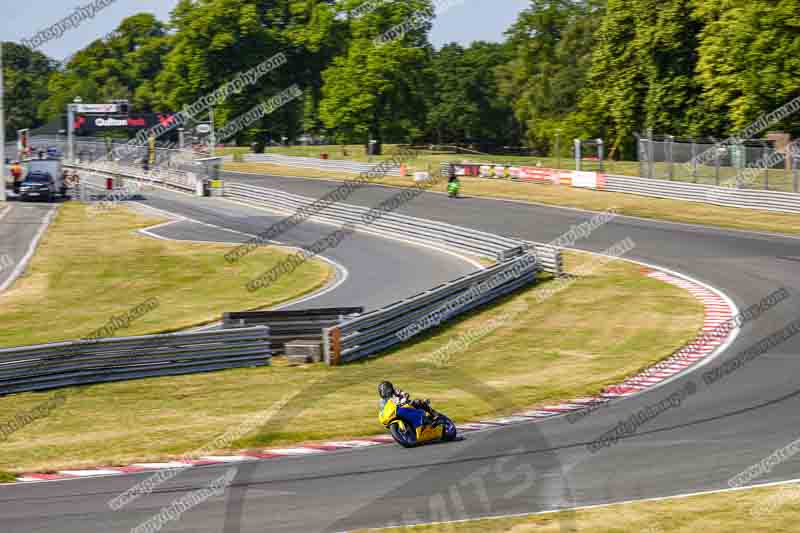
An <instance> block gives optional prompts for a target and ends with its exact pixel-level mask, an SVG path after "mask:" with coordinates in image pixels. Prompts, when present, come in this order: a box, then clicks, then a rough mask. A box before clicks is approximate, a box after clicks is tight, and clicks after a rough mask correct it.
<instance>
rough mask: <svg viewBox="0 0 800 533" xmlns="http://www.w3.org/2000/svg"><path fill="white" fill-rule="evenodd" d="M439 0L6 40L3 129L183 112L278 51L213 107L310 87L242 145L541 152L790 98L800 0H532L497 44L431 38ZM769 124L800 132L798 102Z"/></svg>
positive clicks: (214, 7) (261, 6)
mask: <svg viewBox="0 0 800 533" xmlns="http://www.w3.org/2000/svg"><path fill="white" fill-rule="evenodd" d="M438 4H439V3H438V2H432V1H431V0H405V1H403V2H398V1H392V0H196V1H192V0H181V1H180V2H179V4H178V5H177V7H176V8H175V10H174V11H173V12H172V16H171V19H170V20H169V21H167V22H161V21H158V20H156V19H155V18H154V17H153V16H151V15H149V14H139V15H135V16H132V17H129V18H128V19H126V20H124V21H123V22H122V23H121V24H120V26H119V27H118V28H117V29H116V31H114V32H113V33H112V34H109V35H108V36H106V37H105V38H104V39H101V40H97V41H95V42H93V43H91V44H90V45H88V46H87V47H86V48H84V49H83V50H81V51H80V52H78V53H77V54H75V55H74V56H72V57H71V58H70V60H69V61H68V63H67V64H65V65H60V64H58V63H56V62H54V61H52V60H49V59H48V58H46V57H45V56H43V55H42V54H40V53H38V52H31V51H30V50H27V49H25V48H23V47H21V46H18V45H14V44H11V43H9V44H7V45H6V47H5V54H6V64H5V67H6V85H7V87H6V91H7V95H8V100H9V102H8V105H7V107H8V108H9V116H8V120H9V124H8V127H9V129H10V130H12V131H13V130H15V129H17V128H18V127H23V126H30V125H36V124H41V123H43V122H45V121H48V120H51V119H53V118H56V117H58V116H59V115H60V114H62V113H63V110H64V108H65V105H66V103H67V102H69V101H71V100H72V99H73V98H74V97H75V96H81V97H82V98H83V100H84V101H106V100H108V99H119V98H127V99H129V100H130V101H131V102H132V103H133V107H134V108H135V109H136V110H137V111H141V112H148V111H167V110H178V109H180V108H182V107H183V106H184V105H187V104H191V103H192V102H194V101H195V100H196V99H198V98H200V97H202V96H204V95H206V94H209V93H211V92H212V91H214V90H215V89H217V88H218V87H219V86H220V85H222V84H224V83H225V82H227V81H230V80H231V79H232V78H234V77H235V76H236V74H237V73H239V72H241V71H244V70H247V69H248V68H251V67H253V66H255V65H257V64H258V63H260V62H261V61H263V60H264V59H266V58H268V57H270V56H272V55H274V54H275V53H276V52H280V51H283V52H284V53H285V54H286V55H287V57H288V60H289V61H288V63H287V64H286V65H284V66H283V67H281V68H278V69H276V70H274V71H273V72H270V73H269V75H267V76H264V77H263V78H261V79H260V80H259V81H258V82H257V83H256V84H254V85H252V86H248V87H246V88H244V89H243V90H242V91H241V92H240V93H238V94H233V95H231V96H230V97H229V98H228V99H227V100H226V101H225V102H223V103H220V104H218V105H217V106H215V113H216V116H217V117H218V120H220V121H226V120H232V119H234V118H236V117H237V116H239V115H241V114H242V113H245V112H247V111H248V110H249V109H251V108H252V106H253V105H254V104H255V103H257V102H259V101H264V100H266V99H268V98H269V97H271V96H272V95H274V94H276V93H278V92H280V91H282V90H284V89H285V88H287V87H289V86H290V85H292V84H297V85H298V86H299V87H300V88H301V89H302V90H303V93H304V95H303V98H300V99H297V100H295V101H293V102H291V103H289V104H287V105H285V106H283V107H281V108H280V109H278V110H276V111H275V112H274V113H272V114H270V115H268V116H266V117H265V118H263V119H261V120H260V121H259V122H257V123H256V124H254V125H253V126H252V127H251V128H249V129H247V130H245V131H242V132H240V133H239V134H238V135H237V138H236V141H237V142H239V143H246V142H249V141H251V140H253V139H264V138H272V139H277V138H280V137H281V136H287V137H288V138H290V139H296V138H297V137H298V136H299V135H301V134H304V133H305V134H312V135H323V134H324V135H327V136H328V137H329V138H332V139H335V140H336V141H339V142H365V141H366V140H368V139H378V140H380V141H387V142H388V141H393V142H434V143H448V142H481V143H484V144H489V145H492V144H494V145H526V146H531V147H533V148H536V149H539V150H541V151H546V150H550V149H551V146H552V142H553V139H554V137H555V134H556V131H560V132H561V135H562V138H563V139H570V138H572V137H575V136H582V137H603V138H605V139H606V142H607V143H608V145H609V147H610V150H611V152H612V155H614V156H616V157H621V156H630V155H631V154H632V152H633V150H634V147H635V143H634V140H635V137H634V134H635V133H637V132H643V131H645V130H647V129H652V130H654V131H655V132H657V133H672V134H676V135H684V136H688V135H692V136H717V137H723V136H726V135H728V134H731V133H734V132H736V131H737V130H740V129H742V128H744V127H745V126H746V125H747V124H749V123H750V122H752V121H753V120H755V119H756V118H757V117H759V116H760V115H761V114H763V113H766V112H769V111H771V110H773V109H775V108H777V107H780V106H781V105H783V104H784V103H786V102H788V101H790V100H791V99H793V98H796V97H798V96H800V17H799V16H798V15H800V0H724V1H722V2H720V1H718V0H714V1H712V0H660V1H658V2H656V1H655V0H607V1H601V0H531V2H530V7H529V8H528V9H527V10H525V11H524V12H522V13H521V14H520V16H519V18H518V20H517V22H516V23H515V24H514V25H513V26H512V27H511V28H510V29H509V30H508V31H507V33H506V39H505V41H504V42H502V43H485V42H476V43H473V44H472V45H470V46H469V47H463V46H460V45H457V44H450V45H447V46H444V47H442V48H441V49H439V50H436V49H434V47H433V46H431V44H430V42H429V40H428V34H429V32H430V28H431V23H432V21H433V17H434V16H435V8H436V6H437V5H438ZM419 14H422V16H420V15H419ZM439 16H443V17H446V16H447V13H442V14H440V15H439ZM409 20H411V21H413V23H411V24H409V23H408V21H409ZM404 23H406V24H404ZM475 23H476V24H479V23H480V21H476V22H475ZM398 25H404V26H403V31H401V32H398V31H394V32H392V33H387V32H389V31H390V30H392V29H393V28H395V30H396V29H397V28H398ZM398 33H400V34H401V35H400V36H399V37H397V35H398ZM382 35H383V36H387V35H393V36H394V37H395V38H393V39H392V38H385V37H384V38H383V39H380V40H381V41H383V42H381V43H380V44H379V43H377V42H376V38H378V37H380V36H382ZM775 127H776V128H778V127H779V128H782V129H784V130H788V131H791V132H793V133H795V134H800V116H792V117H789V118H787V119H785V120H784V121H783V122H781V123H779V124H776V126H775ZM562 145H563V146H564V149H568V143H562Z"/></svg>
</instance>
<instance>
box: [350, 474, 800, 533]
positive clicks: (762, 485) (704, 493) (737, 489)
mask: <svg viewBox="0 0 800 533" xmlns="http://www.w3.org/2000/svg"><path fill="white" fill-rule="evenodd" d="M797 483H800V478H796V479H787V480H784V481H770V482H766V483H759V484H755V485H745V486H744V487H735V488H725V489H709V490H705V491H696V492H687V493H683V494H673V495H671V496H655V497H653V498H642V499H638V500H624V501H620V502H608V503H597V504H593V505H583V506H578V507H565V508H563V509H550V510H547V511H533V512H530V513H516V514H509V515H489V516H477V517H475V518H464V519H461V520H451V521H442V522H418V523H414V524H404V525H402V526H396V525H395V526H382V527H374V528H366V529H364V528H359V529H364V530H365V531H384V530H387V529H398V528H416V527H428V526H437V525H445V524H464V523H467V522H477V521H479V520H506V519H513V518H526V517H534V516H542V515H549V514H555V513H568V512H574V511H588V510H591V509H602V508H605V507H613V506H617V505H630V504H634V503H651V502H661V501H669V500H680V499H685V498H692V497H694V496H708V495H711V494H725V493H728V492H740V491H747V490H753V489H763V488H769V487H779V486H782V485H793V484H797ZM338 533H351V531H350V530H342V531H339V532H338Z"/></svg>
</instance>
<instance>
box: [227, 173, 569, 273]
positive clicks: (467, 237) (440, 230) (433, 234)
mask: <svg viewBox="0 0 800 533" xmlns="http://www.w3.org/2000/svg"><path fill="white" fill-rule="evenodd" d="M225 196H226V197H229V198H233V199H236V200H240V201H245V202H249V203H253V204H256V205H263V206H266V207H269V208H271V209H275V210H280V211H285V212H287V213H296V212H300V210H302V209H309V208H310V206H311V205H312V204H313V203H314V202H315V200H314V199H312V198H307V197H305V196H300V195H296V194H290V193H286V192H283V191H278V190H274V189H266V188H263V187H255V186H252V185H243V184H240V183H231V182H227V183H226V184H225ZM370 211H371V210H370V209H369V208H367V207H362V206H356V205H350V204H344V203H335V204H332V205H330V206H329V207H327V208H326V209H322V210H320V211H318V212H315V213H313V215H312V216H310V217H309V219H311V220H318V221H322V222H328V223H333V224H346V223H351V224H353V225H354V227H355V228H356V229H364V230H368V231H370V232H373V233H378V234H383V235H387V236H390V237H395V238H396V237H402V238H403V239H405V240H409V241H413V242H418V243H422V244H432V245H435V246H439V247H442V248H448V249H453V250H457V251H459V252H465V253H469V254H473V255H478V256H485V257H490V258H492V259H499V260H506V259H510V258H511V257H513V256H515V255H519V254H522V253H525V252H526V251H527V248H528V245H527V244H526V243H524V242H521V241H517V240H515V239H510V238H507V237H500V236H498V235H493V234H491V233H486V232H483V231H477V230H472V229H468V228H464V227H460V226H454V225H452V224H447V223H444V222H438V221H434V220H427V219H421V218H416V217H410V216H406V215H400V214H397V213H388V212H380V215H381V216H380V218H377V219H375V220H372V218H371V217H370V216H369V215H370ZM533 248H534V253H535V254H536V257H537V258H538V260H539V262H540V264H541V266H542V268H543V269H544V270H545V271H547V272H551V273H553V274H555V275H561V274H562V272H563V260H562V257H561V252H560V251H559V250H558V249H557V248H555V247H553V246H548V245H539V244H537V245H534V247H533Z"/></svg>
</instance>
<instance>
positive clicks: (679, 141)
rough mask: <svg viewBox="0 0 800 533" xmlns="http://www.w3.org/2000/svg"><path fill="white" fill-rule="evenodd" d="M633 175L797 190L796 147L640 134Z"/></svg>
mask: <svg viewBox="0 0 800 533" xmlns="http://www.w3.org/2000/svg"><path fill="white" fill-rule="evenodd" d="M637 152H638V159H639V175H640V176H641V177H645V178H655V179H666V180H674V181H684V182H689V183H699V184H706V185H720V186H723V187H724V186H727V187H736V188H741V189H758V190H775V191H786V192H798V177H799V176H798V173H799V170H798V167H799V166H800V165H798V162H800V149H798V148H796V147H795V145H794V144H789V145H787V146H785V147H781V148H778V147H776V146H775V143H774V142H773V141H771V140H764V139H755V140H746V141H738V142H727V141H718V140H716V139H691V138H678V137H674V136H671V135H663V136H648V137H643V136H640V137H639V138H638V143H637Z"/></svg>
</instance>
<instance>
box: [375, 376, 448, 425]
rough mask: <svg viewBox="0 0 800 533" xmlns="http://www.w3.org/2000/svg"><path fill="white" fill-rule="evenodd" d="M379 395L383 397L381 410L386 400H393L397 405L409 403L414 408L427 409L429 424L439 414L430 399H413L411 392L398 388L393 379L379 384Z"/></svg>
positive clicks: (426, 421) (427, 421)
mask: <svg viewBox="0 0 800 533" xmlns="http://www.w3.org/2000/svg"><path fill="white" fill-rule="evenodd" d="M378 395H379V396H380V397H381V404H380V405H381V407H380V408H381V411H383V406H384V405H386V402H388V401H392V402H394V403H395V405H397V407H400V406H401V405H406V404H408V405H410V406H411V407H413V408H414V409H420V410H422V411H425V414H426V415H427V417H428V418H427V420H425V423H427V424H430V423H431V422H433V421H434V420H436V418H437V417H438V416H439V413H438V412H436V410H434V409H433V407H431V405H430V400H412V399H411V395H410V394H408V393H407V392H403V391H402V390H400V389H396V388H395V387H394V385H392V383H391V381H384V382H382V383H381V384H380V385H378Z"/></svg>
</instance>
